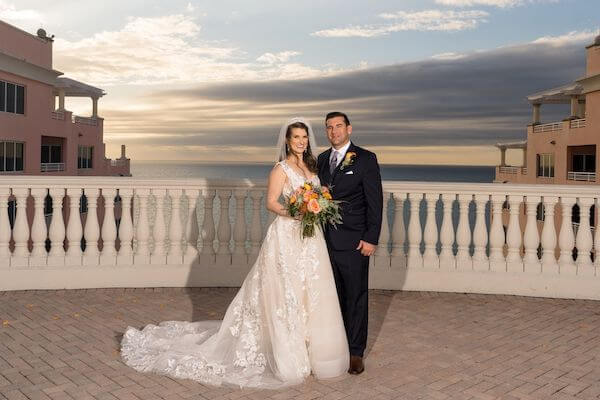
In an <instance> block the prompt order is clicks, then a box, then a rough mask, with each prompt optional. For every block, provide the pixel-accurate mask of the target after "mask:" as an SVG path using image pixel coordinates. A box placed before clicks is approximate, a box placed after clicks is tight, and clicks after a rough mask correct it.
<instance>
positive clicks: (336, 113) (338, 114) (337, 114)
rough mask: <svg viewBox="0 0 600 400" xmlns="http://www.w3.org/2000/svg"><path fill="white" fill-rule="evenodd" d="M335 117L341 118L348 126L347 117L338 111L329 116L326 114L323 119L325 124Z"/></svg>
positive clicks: (348, 120)
mask: <svg viewBox="0 0 600 400" xmlns="http://www.w3.org/2000/svg"><path fill="white" fill-rule="evenodd" d="M335 117H343V118H344V122H345V123H346V125H350V119H348V116H347V115H346V114H344V113H343V112H340V111H332V112H330V113H329V114H327V116H326V117H325V123H326V124H327V121H329V120H330V119H331V118H335Z"/></svg>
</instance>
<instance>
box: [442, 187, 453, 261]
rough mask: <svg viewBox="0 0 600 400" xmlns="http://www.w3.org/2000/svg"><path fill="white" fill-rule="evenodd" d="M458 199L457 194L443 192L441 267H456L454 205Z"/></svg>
mask: <svg viewBox="0 0 600 400" xmlns="http://www.w3.org/2000/svg"><path fill="white" fill-rule="evenodd" d="M455 200H456V194H454V193H443V194H442V204H443V207H444V211H443V214H442V227H441V228H440V244H441V251H440V269H443V270H454V269H456V260H455V259H454V252H453V251H452V245H453V244H454V226H453V225H452V205H453V204H454V201H455Z"/></svg>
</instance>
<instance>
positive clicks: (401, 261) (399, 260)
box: [390, 192, 406, 268]
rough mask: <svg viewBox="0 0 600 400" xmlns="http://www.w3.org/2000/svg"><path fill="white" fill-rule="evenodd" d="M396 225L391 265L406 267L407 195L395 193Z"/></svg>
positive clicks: (394, 227) (393, 231) (394, 226)
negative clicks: (405, 220)
mask: <svg viewBox="0 0 600 400" xmlns="http://www.w3.org/2000/svg"><path fill="white" fill-rule="evenodd" d="M392 196H393V198H394V225H393V230H392V254H391V261H390V264H391V266H392V268H405V267H406V254H405V253H404V241H405V239H406V232H405V226H404V200H405V199H406V193H401V192H394V193H393V194H392Z"/></svg>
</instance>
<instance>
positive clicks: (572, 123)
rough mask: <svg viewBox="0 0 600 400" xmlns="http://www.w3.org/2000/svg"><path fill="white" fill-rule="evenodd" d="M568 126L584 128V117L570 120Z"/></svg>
mask: <svg viewBox="0 0 600 400" xmlns="http://www.w3.org/2000/svg"><path fill="white" fill-rule="evenodd" d="M569 126H570V128H571V129H577V128H585V118H581V119H574V120H571V121H570V123H569Z"/></svg>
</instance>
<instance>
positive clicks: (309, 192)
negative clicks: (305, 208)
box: [303, 190, 314, 203]
mask: <svg viewBox="0 0 600 400" xmlns="http://www.w3.org/2000/svg"><path fill="white" fill-rule="evenodd" d="M313 194H314V192H313V191H312V190H307V191H306V192H304V196H303V197H304V202H305V203H308V201H309V200H310V199H312V195H313Z"/></svg>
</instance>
